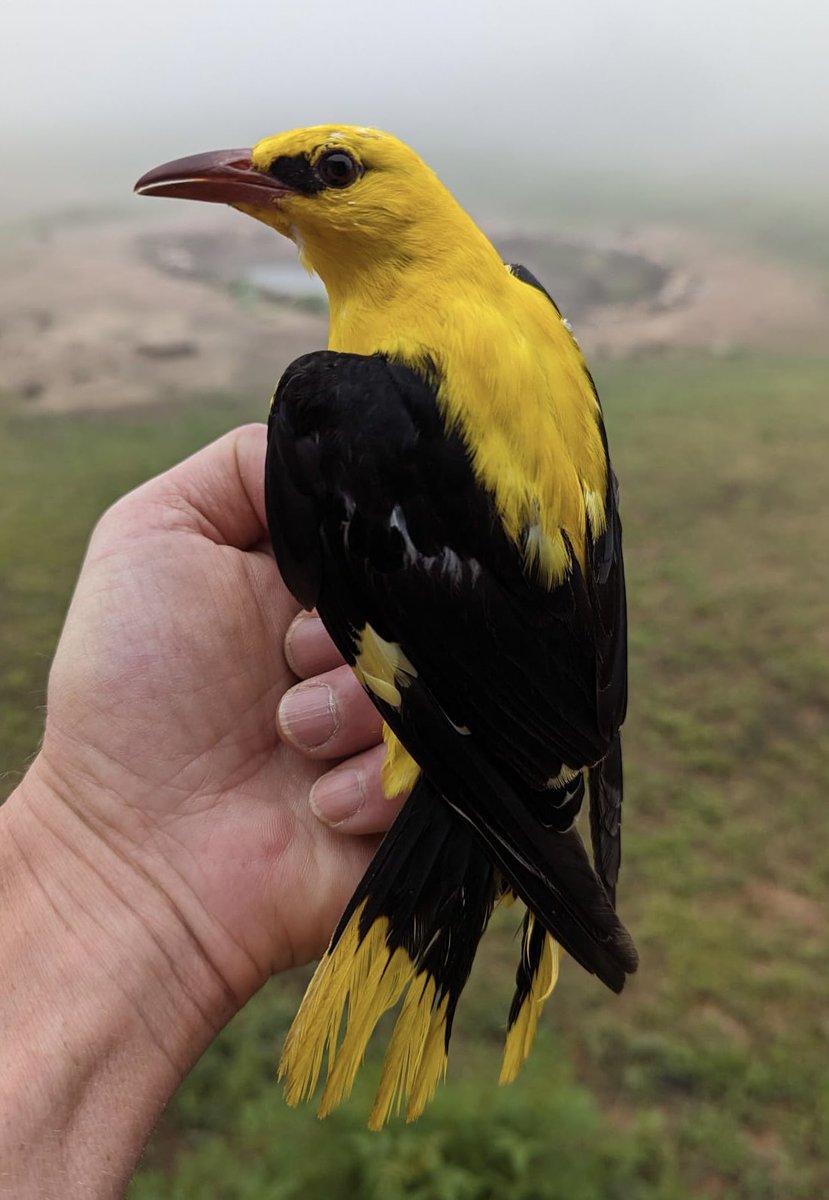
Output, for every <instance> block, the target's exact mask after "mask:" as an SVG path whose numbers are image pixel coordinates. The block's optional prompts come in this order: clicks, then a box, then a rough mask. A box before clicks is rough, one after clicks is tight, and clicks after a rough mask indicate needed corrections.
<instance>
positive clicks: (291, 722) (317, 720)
mask: <svg viewBox="0 0 829 1200" xmlns="http://www.w3.org/2000/svg"><path fill="white" fill-rule="evenodd" d="M279 725H280V728H281V729H282V731H283V732H284V733H285V734H287V736H288V737H289V738H290V739H291V741H292V742H294V743H296V745H298V746H304V747H305V749H307V750H319V748H320V747H321V746H324V745H325V743H326V742H329V741H330V740H331V738H332V737H333V736H334V734H335V733H336V732H337V729H338V727H339V714H338V712H337V706H336V705H335V703H334V695H333V693H332V691H331V688H330V687H328V686H327V684H324V683H311V684H300V685H299V686H298V687H294V688H291V690H290V691H288V692H286V693H285V695H284V696H283V697H282V700H281V701H280V704H279Z"/></svg>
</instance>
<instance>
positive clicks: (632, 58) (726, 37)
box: [0, 0, 829, 212]
mask: <svg viewBox="0 0 829 1200" xmlns="http://www.w3.org/2000/svg"><path fill="white" fill-rule="evenodd" d="M827 46H829V5H827V4H826V3H825V0H789V3H787V4H780V3H779V0H754V2H752V3H748V2H745V0H742V2H740V0H730V2H729V0H675V2H674V3H667V2H666V0H638V2H637V0H633V3H621V0H580V2H579V0H571V2H570V3H569V4H566V5H565V4H560V3H557V2H556V0H552V2H550V0H517V2H516V3H513V4H507V3H503V0H501V2H498V3H495V2H494V0H476V2H475V3H472V2H460V0H454V2H453V0H450V2H445V0H444V2H443V3H441V2H440V0H419V2H418V3H393V2H392V0H387V2H386V3H382V2H381V0H351V2H350V3H349V2H343V0H340V2H334V0H304V2H303V3H298V4H295V5H290V4H286V3H277V2H275V0H271V2H270V3H265V2H263V0H235V2H232V3H231V2H228V0H221V2H219V0H166V2H161V0H140V2H138V0H121V2H120V3H113V2H112V0H77V2H75V3H66V2H65V0H35V2H34V3H31V2H29V3H26V2H25V0H6V2H5V4H4V6H3V18H2V34H1V35H0V81H1V82H0V87H2V89H3V97H2V99H3V102H2V105H0V138H2V145H3V156H2V161H3V176H4V180H3V187H2V204H3V208H4V209H5V211H6V212H8V211H9V210H10V209H11V210H17V211H22V210H25V209H31V208H37V209H48V208H50V207H54V206H56V205H59V204H63V203H66V202H68V201H77V200H95V199H97V200H100V201H104V202H111V201H112V200H114V199H117V198H120V197H126V196H127V195H128V193H129V189H130V187H131V184H132V181H133V180H134V179H135V177H136V176H137V175H138V174H140V173H141V172H142V171H143V170H145V169H146V168H147V167H148V166H151V165H152V164H153V163H155V162H158V161H161V160H162V159H164V158H166V157H172V156H176V155H179V154H184V153H190V152H194V151H198V150H203V149H209V148H216V147H219V146H223V145H248V144H250V143H251V142H253V141H255V140H257V139H258V138H259V137H261V136H264V135H266V134H269V133H273V132H277V131H279V130H280V129H284V128H290V127H292V126H295V125H304V124H313V123H317V122H320V121H336V122H339V121H342V122H356V123H361V124H373V125H378V126H380V127H384V128H387V129H390V130H392V131H393V132H395V133H397V134H398V135H400V136H402V137H403V138H405V139H406V140H408V141H410V142H412V143H413V144H414V145H415V146H416V147H417V148H418V149H419V150H420V151H421V152H422V153H423V154H424V156H425V157H427V158H428V159H430V160H431V161H432V162H434V163H435V165H436V166H438V167H439V169H441V170H442V172H443V174H444V175H445V176H452V175H453V173H454V174H455V175H457V174H459V173H462V172H463V171H464V170H466V169H468V168H470V167H471V166H472V165H473V164H474V171H475V174H476V176H477V177H478V178H479V179H489V180H490V181H491V182H492V183H493V185H494V186H495V187H496V188H497V186H498V183H499V181H500V182H503V177H504V176H506V177H507V178H510V179H513V180H514V181H515V187H516V188H518V187H523V188H527V187H531V186H532V181H533V178H534V177H540V176H544V177H545V178H546V177H549V176H550V174H551V173H554V172H556V171H561V172H567V171H580V170H591V171H597V172H600V173H605V174H611V175H612V174H613V173H614V172H618V173H626V174H632V173H636V172H641V173H643V174H646V175H649V176H651V177H655V176H658V177H660V178H668V179H671V178H674V179H678V180H688V181H690V183H691V184H696V185H699V186H703V187H710V186H714V185H715V184H716V183H717V182H718V181H724V180H732V179H741V178H744V179H750V180H752V181H753V182H757V183H760V184H761V185H766V186H768V187H769V188H777V189H779V188H780V187H790V188H792V189H797V188H802V187H804V186H812V185H814V184H815V183H817V182H820V183H822V182H823V181H824V180H825V177H826V174H827V159H829V71H827V69H826V52H827ZM450 181H451V182H453V183H456V182H457V180H456V179H452V180H450ZM500 190H501V191H503V188H501V189H500Z"/></svg>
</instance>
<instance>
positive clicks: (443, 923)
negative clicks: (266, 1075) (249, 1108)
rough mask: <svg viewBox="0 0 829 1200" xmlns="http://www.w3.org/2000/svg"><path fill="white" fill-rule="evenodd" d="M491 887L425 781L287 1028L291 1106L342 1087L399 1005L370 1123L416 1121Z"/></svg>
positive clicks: (487, 868)
mask: <svg viewBox="0 0 829 1200" xmlns="http://www.w3.org/2000/svg"><path fill="white" fill-rule="evenodd" d="M497 894H498V882H497V879H496V873H495V870H494V868H493V867H492V865H491V864H490V862H489V860H488V858H487V857H486V856H485V855H484V853H483V851H482V850H481V849H480V848H479V845H478V843H477V841H476V840H475V839H474V837H473V836H472V834H471V832H470V831H469V828H468V826H467V825H466V823H465V822H464V821H463V819H462V818H461V817H459V816H458V815H457V814H456V813H454V812H453V811H452V809H450V808H449V806H448V805H447V804H446V803H445V802H444V801H443V800H442V799H441V797H440V796H439V795H438V794H437V793H436V791H435V790H434V788H433V787H432V785H431V783H430V782H429V781H428V779H426V778H425V777H422V776H421V778H420V779H419V780H418V782H417V784H416V785H415V788H414V791H413V792H412V794H411V796H410V797H409V799H408V801H407V802H406V805H405V807H404V809H403V811H402V813H401V814H400V816H399V817H398V819H397V821H396V822H395V824H394V826H393V827H392V829H391V831H390V832H389V834H388V835H387V836H386V838H385V840H384V841H383V843H382V845H381V846H380V849H379V850H378V852H377V854H376V856H375V858H374V861H373V862H372V864H371V866H370V867H369V869H368V871H367V872H366V874H365V876H364V878H363V880H362V882H361V883H360V885H359V887H358V889H357V891H356V892H355V894H354V896H353V897H352V899H351V901H350V903H349V905H348V908H347V909H346V911H345V913H344V915H343V917H342V920H341V921H340V924H339V926H338V927H337V929H336V931H335V933H334V936H333V938H332V940H331V945H330V946H329V948H328V951H327V952H326V954H325V956H324V958H323V959H322V961H321V962H320V964H319V966H318V968H317V971H316V973H315V975H314V977H313V979H312V981H311V983H310V985H309V987H308V990H307V992H306V994H305V997H304V999H303V1001H302V1005H301V1007H300V1009H299V1012H298V1013H297V1016H296V1018H295V1020H294V1023H293V1025H292V1027H291V1030H290V1033H289V1034H288V1039H287V1042H286V1044H285V1049H284V1051H283V1054H282V1060H281V1062H280V1065H279V1077H280V1079H283V1080H284V1081H285V1094H286V1097H287V1099H288V1102H289V1103H291V1104H297V1103H299V1102H300V1101H301V1100H303V1099H306V1098H307V1097H309V1096H310V1095H311V1094H312V1093H313V1091H314V1090H315V1088H316V1086H317V1083H318V1081H319V1078H320V1075H321V1074H322V1073H323V1070H324V1062H325V1060H326V1059H327V1063H326V1064H325V1072H326V1076H327V1078H326V1083H325V1088H324V1091H323V1095H322V1101H321V1105H320V1116H326V1115H327V1114H328V1113H329V1112H331V1111H332V1110H333V1109H334V1108H336V1107H337V1105H338V1104H340V1102H341V1101H342V1100H344V1099H345V1098H346V1097H347V1096H348V1095H349V1093H350V1092H351V1088H352V1086H353V1083H354V1079H355V1077H356V1074H357V1071H358V1069H359V1066H360V1064H361V1062H362V1060H363V1057H364V1055H365V1051H366V1047H367V1045H368V1041H369V1038H370V1037H371V1034H372V1033H373V1031H374V1028H375V1026H376V1025H377V1022H378V1021H379V1019H380V1017H381V1016H382V1015H383V1013H385V1012H386V1011H388V1010H389V1009H390V1008H392V1007H394V1006H395V1005H396V1004H397V1003H398V1002H400V1001H401V1000H402V1005H401V1008H400V1012H399V1014H398V1017H397V1023H396V1025H395V1027H394V1031H393V1033H392V1037H391V1042H390V1044H389V1047H388V1051H387V1053H386V1060H385V1064H384V1067H383V1073H382V1076H381V1079H380V1084H379V1087H378V1089H377V1095H376V1098H375V1102H374V1108H373V1109H372V1113H371V1117H370V1120H369V1125H370V1127H371V1128H373V1129H379V1128H380V1127H381V1126H382V1125H384V1124H385V1122H386V1121H387V1120H388V1118H389V1116H390V1115H391V1113H392V1111H395V1110H399V1109H400V1108H401V1106H402V1105H403V1104H404V1102H405V1105H406V1119H407V1120H409V1121H413V1120H416V1119H417V1117H419V1116H420V1114H421V1113H422V1112H423V1110H424V1108H425V1107H426V1105H427V1104H428V1102H429V1101H430V1100H431V1098H432V1096H433V1095H434V1092H435V1089H436V1087H437V1085H438V1083H439V1082H440V1081H441V1079H442V1078H443V1076H444V1074H445V1072H446V1062H447V1048H448V1045H449V1036H450V1033H451V1029H452V1020H453V1018H454V1015H455V1009H456V1006H457V1003H458V999H459V997H460V994H461V991H462V990H463V987H464V984H465V983H466V981H467V979H468V977H469V972H470V970H471V968H472V962H473V959H474V957H475V952H476V950H477V948H478V943H479V941H480V939H481V936H482V935H483V932H484V930H485V929H486V926H487V922H488V921H489V918H490V914H491V913H492V909H493V906H494V904H495V901H496V898H497Z"/></svg>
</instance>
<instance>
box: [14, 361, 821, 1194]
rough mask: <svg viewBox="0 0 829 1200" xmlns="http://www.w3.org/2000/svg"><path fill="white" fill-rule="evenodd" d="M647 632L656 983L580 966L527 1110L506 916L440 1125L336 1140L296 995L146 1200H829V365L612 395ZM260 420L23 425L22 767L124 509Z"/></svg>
mask: <svg viewBox="0 0 829 1200" xmlns="http://www.w3.org/2000/svg"><path fill="white" fill-rule="evenodd" d="M598 375H599V384H600V389H601V391H602V394H603V397H604V403H605V410H606V417H607V423H608V427H609V432H610V437H611V445H612V448H613V451H614V458H615V463H616V467H617V471H618V473H619V475H620V478H621V481H622V487H623V517H624V520H625V535H626V550H627V562H628V580H629V592H630V621H631V711H630V716H629V721H628V725H627V727H626V743H625V746H626V760H627V781H628V790H627V837H626V842H625V854H626V857H625V866H624V872H623V879H622V886H621V889H620V904H621V908H622V911H623V915H624V917H625V919H626V921H627V922H628V923H629V925H630V927H631V928H632V930H633V932H634V933H635V935H636V937H637V941H638V943H639V946H640V950H641V952H642V967H641V972H640V974H639V976H638V977H636V978H635V979H634V981H633V982H632V984H631V985H630V986H629V988H628V990H627V991H626V993H625V995H624V996H623V997H621V998H616V997H613V996H612V995H611V994H610V993H609V992H606V991H605V990H604V989H603V988H601V987H600V986H599V985H598V984H597V983H596V981H595V980H593V979H591V978H589V977H587V976H585V975H584V974H583V973H582V972H580V971H579V970H578V969H577V968H576V967H574V966H572V965H566V966H565V969H564V971H563V977H562V981H561V983H560V985H559V989H558V991H557V993H556V995H555V997H554V998H553V1000H551V1002H550V1004H549V1005H548V1008H547V1011H546V1013H545V1028H544V1031H543V1033H542V1036H541V1037H540V1039H539V1044H538V1046H537V1048H536V1051H535V1053H534V1056H533V1060H532V1062H531V1064H530V1066H529V1068H528V1070H527V1071H526V1073H525V1075H524V1076H523V1077H522V1078H521V1079H520V1080H519V1081H518V1083H516V1084H515V1085H513V1086H512V1087H511V1088H508V1089H500V1090H499V1089H498V1088H497V1087H496V1080H497V1076H498V1070H499V1066H500V1049H501V1044H502V1038H503V1024H504V1019H505V1015H506V1010H507V1006H508V1002H509V995H510V992H511V981H512V975H513V970H514V965H515V958H516V954H517V945H516V943H515V941H514V938H513V932H514V931H513V925H514V922H515V918H514V917H511V916H510V914H509V912H507V913H504V914H503V915H501V916H499V919H498V920H497V922H496V923H495V926H494V928H493V930H492V932H491V934H490V935H489V937H488V938H487V940H486V945H485V948H484V950H483V952H482V954H481V956H480V961H479V963H478V965H477V968H476V973H475V975H474V976H473V980H472V982H471V984H470V986H469V988H468V995H467V997H466V1002H465V1003H464V1004H463V1005H462V1007H461V1011H460V1014H459V1017H458V1021H457V1024H456V1029H457V1035H456V1038H455V1044H454V1053H453V1056H452V1059H451V1062H450V1070H449V1080H448V1083H447V1085H446V1087H445V1088H444V1089H443V1091H442V1093H441V1095H440V1097H439V1099H438V1101H437V1103H436V1104H435V1105H434V1107H433V1109H432V1110H431V1111H430V1112H429V1113H428V1114H427V1115H426V1117H425V1118H424V1119H423V1120H422V1121H421V1122H420V1123H419V1124H418V1125H416V1126H413V1127H407V1126H405V1125H402V1124H400V1123H397V1124H394V1125H393V1126H392V1127H391V1128H390V1129H389V1130H387V1131H386V1132H385V1133H383V1134H382V1135H372V1134H369V1133H368V1132H367V1131H366V1130H365V1128H364V1120H365V1116H366V1114H367V1111H368V1104H369V1098H368V1097H369V1090H370V1083H371V1075H372V1070H373V1068H374V1067H376V1062H377V1060H376V1059H375V1060H373V1063H371V1064H370V1065H369V1069H368V1070H367V1072H366V1074H367V1075H368V1077H369V1078H368V1080H367V1081H364V1083H363V1084H362V1085H361V1087H360V1088H359V1089H358V1092H357V1094H356V1096H355V1098H354V1099H353V1101H352V1102H351V1103H350V1104H349V1105H348V1106H347V1108H346V1110H345V1111H344V1112H342V1113H341V1114H337V1115H336V1116H335V1117H333V1118H331V1119H330V1120H329V1121H328V1122H326V1123H324V1124H320V1123H319V1122H317V1120H316V1118H315V1116H314V1115H313V1112H312V1111H311V1110H310V1109H306V1110H302V1111H298V1112H293V1111H290V1110H288V1109H287V1108H286V1107H285V1105H284V1103H283V1101H282V1098H281V1095H280V1092H279V1090H278V1088H277V1086H276V1084H275V1082H274V1079H273V1069H274V1064H275V1062H276V1059H277V1055H278V1052H279V1046H280V1042H281V1039H282V1037H283V1035H284V1033H285V1031H286V1029H287V1026H288V1023H289V1021H290V1018H291V1016H292V1014H293V1011H294V1009H295V1005H296V1002H297V999H298V996H299V994H300V991H301V987H302V983H303V979H304V978H305V977H304V976H303V977H302V978H299V977H296V978H289V979H280V980H277V981H274V982H273V983H272V984H271V985H270V986H269V987H268V988H267V989H266V990H265V991H264V992H263V993H262V994H260V996H259V997H257V998H256V1000H255V1001H254V1002H253V1003H251V1004H250V1005H249V1006H248V1008H247V1009H246V1010H245V1011H244V1012H243V1013H242V1014H240V1016H239V1017H238V1018H237V1019H236V1020H235V1021H234V1022H233V1024H232V1025H231V1026H230V1027H229V1028H228V1029H227V1030H226V1031H225V1033H224V1034H223V1035H222V1036H221V1037H220V1039H219V1040H218V1042H217V1043H216V1044H215V1046H214V1047H213V1048H212V1049H211V1050H210V1052H209V1053H208V1054H207V1055H205V1057H204V1059H203V1060H202V1062H201V1063H200V1064H199V1066H198V1067H197V1069H196V1070H195V1072H194V1073H193V1075H192V1077H191V1078H190V1079H189V1080H188V1081H187V1083H186V1084H185V1086H184V1087H183V1088H182V1089H181V1091H180V1092H179V1094H178V1096H177V1097H176V1099H175V1100H174V1102H173V1104H172V1105H171V1107H170V1110H169V1112H168V1114H167V1116H166V1117H165V1119H164V1121H163V1123H162V1125H161V1127H160V1129H159V1130H158V1133H157V1135H156V1138H155V1140H154V1142H153V1144H152V1145H151V1146H150V1148H149V1150H148V1152H147V1155H146V1159H145V1163H144V1166H143V1168H142V1170H141V1172H140V1174H139V1176H138V1177H137V1179H136V1181H135V1183H134V1185H133V1187H132V1190H131V1193H130V1194H131V1197H132V1200H174V1198H175V1200H185V1198H186V1200H191V1198H192V1197H196V1196H198V1197H205V1198H216V1200H288V1198H291V1200H292V1198H294V1197H297V1198H299V1197H303V1198H304V1200H306V1198H308V1197H325V1198H326V1200H339V1198H340V1197H342V1198H343V1200H345V1198H346V1197H348V1198H352V1197H361V1198H368V1200H372V1198H377V1200H380V1198H382V1200H397V1198H398V1197H403V1196H406V1197H414V1198H417V1200H432V1198H434V1200H487V1198H489V1197H493V1198H495V1197H498V1200H504V1198H505V1197H509V1198H510V1200H616V1198H618V1200H688V1198H690V1197H697V1196H703V1197H711V1198H719V1197H722V1198H732V1197H735V1198H739V1200H807V1198H808V1200H812V1198H818V1197H822V1196H826V1195H829V1152H828V1151H827V1147H829V1017H827V1013H829V972H827V969H826V964H827V961H829V922H827V919H826V918H827V900H826V898H827V896H829V805H827V803H826V796H827V792H829V602H827V598H828V597H829V555H827V552H826V546H827V540H829V469H827V461H826V460H827V447H829V404H827V385H828V384H829V361H813V360H810V361H804V360H781V359H771V358H767V359H763V358H757V357H752V358H749V357H746V358H741V357H733V358H730V359H727V360H723V361H715V360H711V359H707V360H689V359H685V358H663V359H658V360H646V359H640V360H638V361H631V362H628V363H624V364H616V365H612V366H605V367H604V368H603V369H602V370H601V371H600V372H599V373H598ZM258 415H259V410H258V408H257V407H256V406H254V407H251V406H245V405H241V404H239V403H228V402H226V401H223V400H221V399H220V398H210V397H208V398H204V399H202V400H201V401H200V402H199V403H198V404H196V403H195V402H194V403H193V404H191V405H180V406H177V407H175V408H169V407H168V408H164V409H160V408H159V409H157V410H154V411H147V412H140V413H129V414H121V413H119V414H114V415H107V416H94V417H93V416H88V417H78V416H76V417H71V418H70V417H66V418H63V417H61V418H48V419H46V418H43V417H32V416H28V415H27V414H26V413H25V411H24V410H23V409H22V408H20V407H19V406H16V405H15V403H14V401H13V399H11V398H9V399H7V401H6V402H5V403H4V404H3V405H2V406H0V447H1V448H2V456H3V463H4V478H3V486H2V489H0V614H2V616H1V617H0V660H1V661H2V674H0V754H1V755H2V759H0V770H2V779H3V781H4V784H5V786H6V789H7V790H9V789H10V788H11V787H13V786H14V783H15V781H16V780H17V779H18V778H19V775H20V772H21V771H22V770H23V769H24V768H25V764H26V761H27V758H28V757H29V756H30V755H31V754H32V752H33V750H34V749H35V747H36V745H37V740H38V736H39V729H40V723H41V719H42V706H43V702H44V688H45V680H46V674H47V670H48V663H49V657H50V654H51V651H52V649H53V647H54V643H55V640H56V638H57V635H58V632H59V629H60V624H61V618H62V613H63V610H64V608H65V605H66V602H67V599H68V596H69V593H70V590H71V587H72V583H73V580H74V577H75V575H76V572H77V569H78V566H79V563H80V560H81V556H82V554H83V548H84V543H85V539H86V537H87V535H88V532H89V529H90V527H91V525H92V524H93V522H94V520H95V518H96V516H97V515H98V514H99V513H100V512H101V510H102V509H103V508H104V507H105V506H106V505H107V504H108V503H109V502H110V501H111V500H112V499H114V498H115V497H116V496H118V495H119V494H120V493H121V492H123V491H124V490H126V489H127V488H128V487H130V486H132V485H134V484H135V483H137V482H138V481H140V480H141V479H143V478H145V477H146V476H147V475H148V474H150V473H152V472H155V471H157V470H159V469H161V468H162V467H164V466H165V465H167V464H169V463H171V462H173V461H175V460H176V459H178V458H180V457H181V456H182V455H184V454H185V453H186V452H188V451H190V450H191V449H195V448H196V447H198V446H199V445H201V444H203V443H204V442H205V441H206V440H208V439H209V438H211V437H213V436H214V435H217V434H219V433H220V432H222V431H223V430H224V429H226V428H228V427H230V426H231V425H233V424H235V423H237V422H238V421H240V420H243V419H248V418H250V417H251V416H258Z"/></svg>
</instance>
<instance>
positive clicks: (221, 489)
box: [98, 425, 268, 550]
mask: <svg viewBox="0 0 829 1200" xmlns="http://www.w3.org/2000/svg"><path fill="white" fill-rule="evenodd" d="M266 442H267V432H266V428H265V426H264V425H242V426H240V428H238V429H234V430H232V431H231V432H230V433H227V434H225V435H224V437H221V438H219V439H218V441H215V442H213V443H211V445H209V446H205V448H204V449H203V450H199V451H198V452H197V453H196V454H193V455H191V457H190V458H187V459H185V460H184V462H181V463H178V464H177V465H176V466H174V467H171V468H170V470H169V471H165V472H164V474H163V475H158V476H157V477H156V478H155V479H151V480H149V481H148V482H147V483H144V484H142V485H141V487H139V488H136V489H135V491H133V492H130V493H129V494H128V495H126V496H124V497H123V498H122V499H121V500H119V501H118V502H117V503H116V504H114V505H113V507H112V508H111V509H110V511H109V512H108V513H107V514H106V517H105V518H104V520H103V521H102V523H101V526H100V527H99V530H98V536H101V535H103V536H104V537H105V538H106V536H107V535H109V536H111V537H113V538H115V539H118V540H120V539H121V538H122V537H125V536H129V534H130V532H134V531H135V530H136V529H139V530H140V531H141V532H142V533H148V532H154V531H164V532H173V531H181V532H192V533H198V534H199V535H201V536H202V537H207V538H209V539H210V540H211V541H213V542H215V543H217V544H218V545H225V546H235V547H236V548H238V549H240V550H247V549H250V548H252V547H254V546H257V545H259V544H260V543H261V542H262V540H263V539H266V538H267V537H268V526H267V520H266V517H265V495H264V476H265V450H266Z"/></svg>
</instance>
